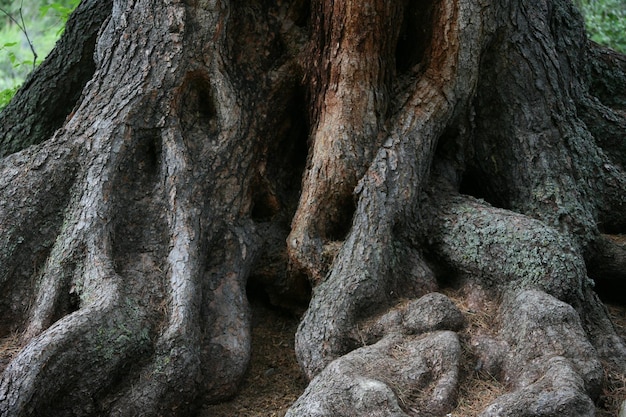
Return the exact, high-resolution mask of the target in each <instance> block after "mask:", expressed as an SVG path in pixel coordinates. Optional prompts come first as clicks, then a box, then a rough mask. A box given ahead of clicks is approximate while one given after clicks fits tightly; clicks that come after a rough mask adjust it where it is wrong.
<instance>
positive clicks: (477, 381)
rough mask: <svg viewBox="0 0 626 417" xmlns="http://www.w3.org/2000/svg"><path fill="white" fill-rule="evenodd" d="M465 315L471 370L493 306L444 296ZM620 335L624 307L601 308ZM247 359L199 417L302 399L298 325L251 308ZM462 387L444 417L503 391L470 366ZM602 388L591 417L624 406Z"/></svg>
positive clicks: (274, 416) (462, 413) (480, 405)
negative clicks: (230, 388)
mask: <svg viewBox="0 0 626 417" xmlns="http://www.w3.org/2000/svg"><path fill="white" fill-rule="evenodd" d="M445 293H446V295H448V296H449V297H450V298H451V299H452V300H453V301H454V302H455V303H456V304H457V306H458V307H459V308H460V309H461V311H462V312H463V313H464V314H465V316H466V318H467V320H468V325H467V327H466V329H465V330H464V331H463V332H461V334H460V337H461V342H462V346H463V348H464V350H465V352H464V354H465V357H466V359H468V361H467V362H466V363H467V364H470V365H471V364H472V363H473V361H471V358H472V351H471V349H472V348H471V346H469V344H468V343H466V342H467V340H468V339H469V336H470V334H471V332H476V331H481V330H482V331H485V330H486V329H488V328H489V327H491V325H492V324H493V323H492V322H491V321H492V320H493V317H495V304H494V305H487V306H484V309H483V310H482V311H480V312H477V311H473V310H471V309H470V308H469V307H468V306H467V304H466V303H465V301H464V300H463V298H461V297H460V296H459V295H458V294H456V293H454V291H445ZM607 308H608V310H609V313H610V315H611V317H612V319H613V321H614V323H615V325H616V327H617V330H618V332H619V333H620V335H621V336H622V337H623V338H625V339H626V306H618V305H607ZM253 314H254V317H255V318H254V320H253V329H252V343H253V350H252V358H251V363H250V369H249V371H248V373H247V374H246V376H245V379H244V381H243V385H242V388H241V391H240V392H239V393H238V394H237V396H236V397H234V398H233V399H232V400H230V401H228V402H225V403H222V404H218V405H212V406H205V407H204V408H203V410H202V412H201V414H200V417H232V416H240V417H252V416H254V417H261V416H263V417H283V416H284V415H285V413H286V412H287V409H288V408H289V407H290V406H291V404H292V403H293V402H294V401H295V400H296V399H297V398H298V397H299V396H300V395H301V394H302V392H303V391H304V389H305V388H306V385H307V381H306V378H305V377H304V376H303V374H302V373H301V372H300V369H299V367H298V364H297V362H296V358H295V354H294V351H293V343H294V334H295V331H296V329H297V326H298V319H297V318H296V317H294V316H290V315H288V314H285V313H280V312H278V311H276V310H273V309H270V308H268V307H267V306H266V305H263V304H261V303H253ZM461 375H462V381H461V389H460V393H459V394H460V395H459V403H458V405H457V408H456V409H454V410H453V411H452V413H450V417H475V416H477V415H478V414H480V412H481V411H482V410H484V409H485V408H486V407H487V406H488V405H489V404H490V403H491V402H492V401H493V400H495V398H496V397H498V396H499V395H502V394H504V393H505V392H506V388H505V387H504V386H503V385H502V384H500V383H499V382H498V381H497V380H496V379H495V378H493V377H491V376H489V375H486V374H484V373H477V372H475V371H474V370H473V369H472V368H471V366H468V367H466V368H465V369H462V370H461ZM606 378H607V388H606V390H605V392H604V393H603V395H602V397H601V398H600V399H599V401H598V409H597V417H615V416H617V414H618V409H619V406H620V404H621V402H622V401H624V400H626V380H625V379H624V378H621V377H618V376H616V375H611V374H607V375H606Z"/></svg>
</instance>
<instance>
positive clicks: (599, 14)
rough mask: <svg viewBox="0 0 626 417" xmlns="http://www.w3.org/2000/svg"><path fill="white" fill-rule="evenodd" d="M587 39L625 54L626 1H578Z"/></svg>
mask: <svg viewBox="0 0 626 417" xmlns="http://www.w3.org/2000/svg"><path fill="white" fill-rule="evenodd" d="M577 3H578V6H579V7H580V9H581V11H582V13H583V15H584V16H585V23H586V26H587V32H588V34H589V38H590V39H592V40H594V41H595V42H598V43H600V44H602V45H606V46H608V47H610V48H612V49H615V50H616V51H618V52H622V53H626V0H578V2H577Z"/></svg>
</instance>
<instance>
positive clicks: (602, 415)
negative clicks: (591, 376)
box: [597, 304, 626, 417]
mask: <svg viewBox="0 0 626 417" xmlns="http://www.w3.org/2000/svg"><path fill="white" fill-rule="evenodd" d="M607 309H608V311H609V315H610V316H611V319H612V320H613V324H615V330H617V334H619V335H620V336H621V337H622V339H624V340H626V306H618V305H614V304H607ZM604 370H605V374H604V377H605V386H604V390H603V392H602V395H601V396H600V399H599V401H598V410H597V411H598V414H597V416H598V417H615V416H617V415H618V413H619V408H620V406H621V404H622V402H624V401H626V375H620V374H619V373H617V372H615V371H613V370H612V369H611V367H610V366H608V364H605V365H604Z"/></svg>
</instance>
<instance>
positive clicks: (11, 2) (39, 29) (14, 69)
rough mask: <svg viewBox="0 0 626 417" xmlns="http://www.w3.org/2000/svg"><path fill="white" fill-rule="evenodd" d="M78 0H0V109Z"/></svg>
mask: <svg viewBox="0 0 626 417" xmlns="http://www.w3.org/2000/svg"><path fill="white" fill-rule="evenodd" d="M79 3H80V0H27V1H25V2H24V1H16V0H0V9H2V11H0V110H2V109H3V108H4V107H5V106H6V105H7V104H8V102H9V101H10V99H11V98H12V97H13V95H14V94H15V92H16V91H17V89H18V88H19V86H20V85H21V84H22V83H23V82H24V80H25V79H26V77H27V76H28V74H29V73H30V72H31V71H32V70H33V69H34V68H35V66H37V65H39V64H40V63H41V61H42V60H43V58H44V57H45V56H46V55H48V53H49V52H50V51H51V50H52V48H53V47H54V44H55V43H56V41H57V40H58V39H59V37H60V36H61V34H62V33H63V30H64V29H65V23H66V22H67V19H68V18H69V16H70V14H71V13H72V11H73V10H74V9H75V8H76V7H77V6H78V4H79Z"/></svg>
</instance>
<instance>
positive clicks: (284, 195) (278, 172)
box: [248, 88, 311, 311]
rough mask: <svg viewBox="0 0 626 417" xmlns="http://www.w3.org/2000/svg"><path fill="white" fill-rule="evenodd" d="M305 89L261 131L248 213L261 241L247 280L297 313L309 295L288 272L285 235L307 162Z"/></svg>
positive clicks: (278, 304)
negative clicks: (259, 249) (261, 136)
mask: <svg viewBox="0 0 626 417" xmlns="http://www.w3.org/2000/svg"><path fill="white" fill-rule="evenodd" d="M305 103H306V101H305V97H304V93H303V92H302V91H301V90H300V89H298V88H296V89H295V90H294V92H293V94H292V95H291V96H290V97H289V98H288V99H287V100H286V101H285V102H284V103H280V105H278V106H277V107H276V112H275V113H274V114H272V115H271V117H272V119H271V120H269V124H268V126H270V127H269V128H268V129H267V130H266V131H265V132H263V133H262V135H263V137H265V139H266V140H264V141H262V142H261V143H260V144H259V149H258V150H257V152H256V153H257V154H258V155H260V157H259V158H258V162H257V170H256V176H255V178H254V179H253V181H252V184H251V193H252V207H251V210H250V216H251V218H252V220H253V221H254V222H255V225H256V229H257V234H258V235H259V237H260V239H261V242H262V244H261V251H260V253H259V255H258V258H257V260H256V262H255V265H254V266H253V268H252V273H251V275H250V277H249V279H248V281H249V284H248V285H249V286H251V288H262V289H263V292H264V293H265V294H266V295H267V296H268V298H269V302H270V304H272V305H273V306H275V307H281V308H287V309H289V310H292V311H302V310H303V309H304V308H306V305H307V304H308V301H309V298H310V292H311V289H310V286H309V283H308V280H307V278H306V276H304V275H303V274H297V273H293V272H292V271H289V268H288V261H287V247H286V239H287V236H288V235H289V232H290V230H291V219H292V217H293V215H294V213H295V211H296V208H297V205H298V200H299V197H300V190H301V186H302V184H301V179H302V176H303V172H304V169H305V165H306V161H307V152H308V146H307V139H308V136H309V120H308V116H307V114H308V113H307V108H306V104H305Z"/></svg>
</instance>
